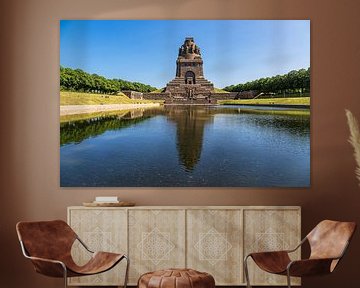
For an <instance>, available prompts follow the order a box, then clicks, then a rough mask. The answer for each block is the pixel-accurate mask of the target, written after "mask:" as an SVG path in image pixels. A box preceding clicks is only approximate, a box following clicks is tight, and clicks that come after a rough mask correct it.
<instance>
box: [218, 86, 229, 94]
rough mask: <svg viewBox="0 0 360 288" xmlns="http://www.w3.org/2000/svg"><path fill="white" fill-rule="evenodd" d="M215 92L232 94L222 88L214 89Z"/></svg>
mask: <svg viewBox="0 0 360 288" xmlns="http://www.w3.org/2000/svg"><path fill="white" fill-rule="evenodd" d="M214 92H215V93H230V92H228V91H225V90H223V89H220V88H216V87H215V88H214Z"/></svg>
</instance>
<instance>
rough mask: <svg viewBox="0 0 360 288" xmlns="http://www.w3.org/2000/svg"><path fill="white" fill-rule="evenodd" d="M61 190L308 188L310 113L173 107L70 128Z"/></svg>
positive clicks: (65, 126)
mask: <svg viewBox="0 0 360 288" xmlns="http://www.w3.org/2000/svg"><path fill="white" fill-rule="evenodd" d="M60 134H61V135H60V138H61V147H60V163H61V164H60V173H61V177H60V178H61V186H62V187H135V186H136V187H174V186H178V187H306V186H309V185H310V113H309V110H288V109H281V108H277V109H276V108H271V109H269V108H259V107H257V108H253V107H252V108H246V107H239V106H236V107H235V106H166V107H161V108H157V109H148V110H134V111H129V112H128V113H126V112H124V111H119V113H111V114H108V115H106V114H103V115H101V116H97V117H94V118H90V119H87V120H77V121H70V122H69V121H66V122H63V123H62V124H61V129H60Z"/></svg>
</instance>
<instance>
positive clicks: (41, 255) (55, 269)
mask: <svg viewBox="0 0 360 288" xmlns="http://www.w3.org/2000/svg"><path fill="white" fill-rule="evenodd" d="M16 231H17V234H18V237H19V240H20V245H21V249H22V252H23V254H24V256H25V257H26V258H28V259H30V260H31V262H32V264H33V265H34V268H35V271H36V272H38V273H41V274H43V275H46V276H50V277H59V278H64V285H65V288H66V287H67V277H78V276H88V275H93V274H98V273H102V272H105V271H108V270H110V269H111V268H113V267H114V266H115V265H116V264H118V263H119V262H120V261H121V260H122V259H126V261H127V265H126V272H125V281H124V288H126V285H127V279H128V269H129V259H128V257H127V256H126V255H125V254H116V253H109V252H95V253H94V252H93V251H91V250H90V249H89V248H88V247H87V246H86V245H85V244H84V243H83V242H82V241H81V240H80V238H79V237H78V236H77V235H76V233H75V232H74V231H73V230H72V229H71V228H70V226H69V225H67V224H66V222H64V221H62V220H54V221H40V222H19V223H17V225H16ZM76 240H78V241H79V242H80V243H81V244H82V245H83V246H84V247H85V249H86V250H87V251H89V252H90V253H91V254H92V257H91V259H90V260H89V261H88V262H87V263H86V264H85V265H83V266H78V265H77V264H76V263H75V262H74V260H73V258H72V257H71V247H72V245H73V243H74V242H75V241H76Z"/></svg>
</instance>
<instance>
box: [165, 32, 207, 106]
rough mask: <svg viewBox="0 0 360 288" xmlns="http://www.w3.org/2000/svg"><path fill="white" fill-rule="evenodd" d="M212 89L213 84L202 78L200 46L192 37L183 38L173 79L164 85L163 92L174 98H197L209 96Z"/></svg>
mask: <svg viewBox="0 0 360 288" xmlns="http://www.w3.org/2000/svg"><path fill="white" fill-rule="evenodd" d="M213 91H214V85H213V84H212V83H211V82H210V81H208V80H206V79H205V78H204V72H203V60H202V58H201V53H200V48H199V47H198V46H197V45H196V44H195V42H194V38H193V37H187V38H185V42H184V44H183V45H181V47H180V48H179V54H178V58H177V60H176V76H175V79H173V80H172V81H170V82H169V83H168V84H167V85H166V90H165V92H167V93H171V97H173V98H175V99H183V100H188V99H191V100H198V99H205V98H208V97H210V95H211V93H212V92H213Z"/></svg>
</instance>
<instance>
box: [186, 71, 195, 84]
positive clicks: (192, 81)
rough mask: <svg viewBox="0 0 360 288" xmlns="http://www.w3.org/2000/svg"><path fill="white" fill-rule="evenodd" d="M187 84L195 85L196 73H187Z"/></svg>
mask: <svg viewBox="0 0 360 288" xmlns="http://www.w3.org/2000/svg"><path fill="white" fill-rule="evenodd" d="M185 84H195V73H194V72H192V71H187V72H186V73H185Z"/></svg>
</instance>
